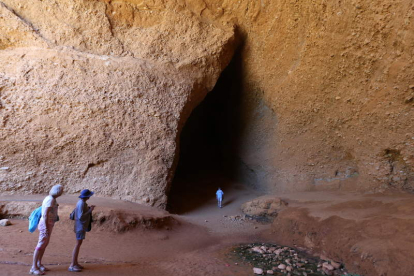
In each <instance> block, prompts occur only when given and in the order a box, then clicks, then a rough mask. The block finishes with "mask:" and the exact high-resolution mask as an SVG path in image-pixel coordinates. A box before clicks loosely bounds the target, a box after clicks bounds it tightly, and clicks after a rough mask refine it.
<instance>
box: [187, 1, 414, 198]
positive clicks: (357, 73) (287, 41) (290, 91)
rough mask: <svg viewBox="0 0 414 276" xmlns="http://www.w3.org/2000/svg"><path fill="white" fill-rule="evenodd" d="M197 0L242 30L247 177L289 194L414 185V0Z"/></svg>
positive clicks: (242, 138) (202, 10) (240, 153)
mask: <svg viewBox="0 0 414 276" xmlns="http://www.w3.org/2000/svg"><path fill="white" fill-rule="evenodd" d="M186 2H187V3H188V7H189V8H190V9H192V10H193V12H194V13H195V14H197V15H199V16H200V17H201V18H204V20H211V21H214V22H220V23H221V24H223V26H228V25H231V24H235V25H236V26H237V27H238V31H239V33H240V35H241V37H242V43H243V46H242V47H241V49H240V59H241V62H240V64H241V66H240V71H241V72H239V75H240V76H241V79H240V80H239V81H240V82H241V85H240V86H241V87H243V89H242V91H241V92H242V93H241V95H242V96H241V97H242V99H240V100H239V102H240V104H239V108H237V109H236V111H237V112H239V111H240V110H241V113H242V114H241V115H240V117H239V120H240V121H239V122H238V123H239V124H240V126H239V127H238V128H237V131H236V132H235V135H234V137H235V138H236V139H238V143H237V146H236V147H235V148H234V154H235V156H236V158H235V160H237V162H238V163H239V164H240V168H241V170H243V171H244V172H245V173H244V174H245V175H244V178H245V179H247V180H248V181H250V182H256V183H259V185H261V186H262V187H263V188H266V189H269V190H273V191H278V192H283V191H295V190H361V191H381V190H384V189H387V188H390V187H394V188H397V189H399V190H404V191H409V192H413V191H414V167H413V166H414V100H413V99H414V81H413V80H414V59H413V58H414V57H413V53H414V51H413V49H414V32H413V30H414V22H413V21H414V18H413V17H414V4H413V2H412V1H408V0H407V1H393V0H379V1H376V2H375V3H374V2H372V1H368V0H362V1H346V2H344V1H340V0H335V1H325V0H316V1H284V0H280V1H267V0H262V1H220V2H218V1H212V0H211V1H208V0H207V1H186ZM195 3H197V4H195ZM217 24H218V23H217ZM235 81H237V80H235ZM243 168H244V169H243Z"/></svg>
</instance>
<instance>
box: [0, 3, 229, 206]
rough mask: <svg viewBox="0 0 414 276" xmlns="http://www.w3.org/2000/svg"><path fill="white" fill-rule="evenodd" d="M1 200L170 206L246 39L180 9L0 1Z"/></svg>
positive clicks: (119, 4) (104, 4) (127, 4)
mask: <svg viewBox="0 0 414 276" xmlns="http://www.w3.org/2000/svg"><path fill="white" fill-rule="evenodd" d="M0 23H1V24H0V49H1V51H0V61H1V62H0V127H1V132H0V162H1V164H0V167H1V169H0V191H1V192H3V193H16V192H17V193H42V192H47V191H48V190H49V188H50V187H51V186H52V185H54V184H56V183H62V184H64V185H65V192H69V193H74V192H78V191H80V190H82V189H84V188H89V189H91V190H94V191H95V192H97V194H98V195H103V196H111V197H115V198H121V199H124V200H130V201H135V202H140V203H144V204H148V205H153V206H157V207H164V206H165V204H166V193H167V191H168V188H169V187H168V185H169V184H170V182H171V178H172V176H173V172H174V166H175V163H176V159H177V140H178V136H179V133H180V130H181V127H182V125H183V124H184V122H185V120H186V119H187V117H188V116H189V113H190V112H191V110H192V109H193V108H194V107H195V106H196V105H197V104H198V103H199V102H200V101H201V100H202V99H203V98H204V96H205V95H206V93H207V92H208V91H210V90H211V89H212V88H213V87H214V84H215V82H216V80H217V78H218V76H219V74H220V72H221V71H222V70H223V68H224V67H225V66H226V65H227V63H228V62H229V60H230V58H231V56H232V52H233V49H234V46H235V44H234V32H233V31H232V30H230V29H226V30H224V29H223V28H218V27H215V26H213V25H212V24H209V23H204V22H202V21H200V20H199V19H197V18H196V17H194V16H193V15H192V14H191V13H190V12H189V11H187V12H178V11H177V10H176V9H175V7H174V6H172V7H170V6H167V4H160V6H157V7H155V6H154V7H151V8H149V7H147V6H146V5H144V4H139V3H138V4H136V3H135V4H134V3H128V2H114V3H111V2H110V1H109V2H106V1H82V0H77V1H63V0H62V1H33V2H31V3H30V4H29V3H22V2H21V1H13V0H11V1H2V2H0Z"/></svg>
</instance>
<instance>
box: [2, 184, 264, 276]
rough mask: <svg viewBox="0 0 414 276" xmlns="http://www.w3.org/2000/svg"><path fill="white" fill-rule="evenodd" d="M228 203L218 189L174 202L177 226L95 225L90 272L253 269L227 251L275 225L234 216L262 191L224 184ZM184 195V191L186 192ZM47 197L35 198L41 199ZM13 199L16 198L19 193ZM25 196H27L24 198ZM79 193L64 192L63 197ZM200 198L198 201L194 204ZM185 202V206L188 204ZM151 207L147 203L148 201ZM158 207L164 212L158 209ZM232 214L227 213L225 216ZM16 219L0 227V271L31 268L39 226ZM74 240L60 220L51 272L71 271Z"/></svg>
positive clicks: (86, 253)
mask: <svg viewBox="0 0 414 276" xmlns="http://www.w3.org/2000/svg"><path fill="white" fill-rule="evenodd" d="M188 192H189V193H190V194H191V190H188ZM225 195H226V197H225V200H224V204H223V205H224V207H223V208H222V209H219V208H217V205H216V201H215V198H214V193H213V195H212V196H211V197H210V196H209V197H210V199H209V200H206V199H205V196H204V197H202V198H203V200H200V201H199V202H198V203H199V204H197V203H196V202H197V200H195V201H194V202H195V203H191V202H190V203H188V202H187V203H185V202H183V204H181V205H180V204H175V206H176V209H180V210H182V211H180V212H179V213H180V214H179V215H175V216H174V217H175V218H176V219H177V220H179V221H180V225H177V226H174V227H173V228H172V229H170V230H167V229H162V230H134V231H130V232H127V233H115V232H108V231H98V230H96V231H93V232H91V233H89V234H87V238H86V240H85V242H84V244H83V245H82V248H81V253H80V259H81V262H82V263H84V266H85V267H86V269H85V270H84V271H83V272H82V274H86V275H251V271H252V270H251V268H250V267H248V266H243V265H242V264H238V265H236V264H234V262H233V263H232V262H231V260H229V259H228V258H227V257H226V253H227V252H228V251H229V250H230V248H231V247H232V245H234V244H237V243H243V242H252V241H262V240H264V237H263V232H269V229H270V225H269V224H267V225H263V224H257V223H254V222H251V221H245V222H241V221H233V220H231V219H229V218H228V216H234V215H238V214H241V211H240V210H239V207H240V205H241V204H242V203H243V202H245V201H247V200H249V199H251V198H255V197H257V196H259V195H260V194H258V193H257V192H254V191H252V190H249V189H247V188H245V187H242V186H238V185H233V187H232V188H228V189H227V190H225ZM184 198H185V197H184ZM41 199H42V197H38V198H37V199H34V198H33V197H31V198H30V201H33V200H38V201H39V202H40V200H41ZM13 200H17V198H16V197H14V198H13ZM21 200H25V199H23V198H21ZM71 200H72V201H73V202H74V203H73V204H75V202H76V198H74V197H70V196H62V197H61V198H59V199H58V202H59V203H61V204H62V203H67V202H68V201H71ZM90 204H95V205H97V208H99V207H100V206H103V205H107V206H112V207H114V208H116V207H117V206H118V207H121V206H122V207H125V206H128V208H130V209H133V208H134V206H136V209H137V210H138V211H142V209H141V208H142V206H141V205H138V204H133V203H124V202H117V201H114V200H111V199H102V198H91V200H90ZM194 204H195V205H194ZM185 206H186V207H185ZM145 208H148V207H145ZM154 212H159V211H158V210H154ZM225 216H227V217H225ZM12 223H13V225H12V226H8V227H1V228H0V240H1V242H0V244H1V247H0V275H23V274H27V273H28V271H29V269H30V264H31V260H32V257H33V249H34V247H35V245H36V242H37V238H38V232H37V231H36V232H35V233H33V234H31V233H29V232H28V230H27V226H28V221H27V220H22V219H13V220H12ZM74 243H75V238H74V233H73V231H72V227H71V226H70V225H69V224H68V223H66V222H64V223H60V224H59V222H58V223H57V224H56V226H55V228H54V230H53V234H52V240H51V243H50V245H49V247H48V248H47V251H46V253H45V256H44V264H45V265H47V266H48V267H49V268H50V269H51V271H50V272H48V273H47V275H72V274H73V273H71V272H68V271H67V268H68V265H69V263H70V260H71V251H72V248H73V246H74Z"/></svg>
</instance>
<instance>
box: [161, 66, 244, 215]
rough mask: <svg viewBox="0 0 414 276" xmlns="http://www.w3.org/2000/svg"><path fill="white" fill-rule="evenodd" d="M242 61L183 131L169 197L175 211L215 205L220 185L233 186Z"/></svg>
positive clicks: (170, 207)
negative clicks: (233, 159)
mask: <svg viewBox="0 0 414 276" xmlns="http://www.w3.org/2000/svg"><path fill="white" fill-rule="evenodd" d="M239 61H240V58H233V60H232V62H231V63H230V64H229V65H228V66H227V68H226V69H225V70H224V71H223V72H222V74H221V76H220V78H219V79H218V81H217V83H216V85H215V87H214V89H213V90H212V91H211V92H210V93H208V95H207V96H206V98H205V99H204V100H203V101H202V102H201V103H200V104H199V106H197V107H196V108H195V109H194V110H193V112H192V113H191V115H190V117H189V118H188V120H187V122H186V124H185V126H184V128H183V130H182V132H181V136H180V159H179V163H178V165H177V169H176V172H175V176H174V180H173V182H172V184H171V190H170V192H169V199H168V210H169V211H170V212H172V213H177V214H183V213H186V212H189V211H192V210H195V209H198V208H201V207H202V206H203V205H205V204H211V200H212V199H213V200H214V199H215V192H216V190H217V189H218V187H221V188H222V189H223V190H224V191H226V190H227V189H228V188H229V186H231V185H233V184H232V183H233V181H232V180H231V179H232V170H233V169H232V167H233V165H232V156H233V154H232V152H233V150H234V146H235V144H236V142H235V139H234V137H235V135H234V133H236V132H237V131H236V128H237V124H236V122H237V120H238V119H237V117H238V116H237V111H236V110H235V106H237V100H238V98H239V97H240V96H239V94H240V93H239V92H238V91H241V90H240V88H241V87H240V80H241V78H240V77H239V72H240V64H238V63H240V62H239ZM228 202H229V199H228V198H227V203H228ZM223 203H224V204H226V198H225V199H224V202H223Z"/></svg>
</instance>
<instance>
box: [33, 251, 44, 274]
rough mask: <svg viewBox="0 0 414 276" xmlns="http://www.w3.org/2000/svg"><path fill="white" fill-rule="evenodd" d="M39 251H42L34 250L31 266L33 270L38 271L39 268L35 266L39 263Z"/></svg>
mask: <svg viewBox="0 0 414 276" xmlns="http://www.w3.org/2000/svg"><path fill="white" fill-rule="evenodd" d="M41 251H43V250H42V249H37V248H36V249H35V251H34V253H33V265H32V269H33V270H39V266H38V265H37V264H38V263H39V257H40V254H41Z"/></svg>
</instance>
